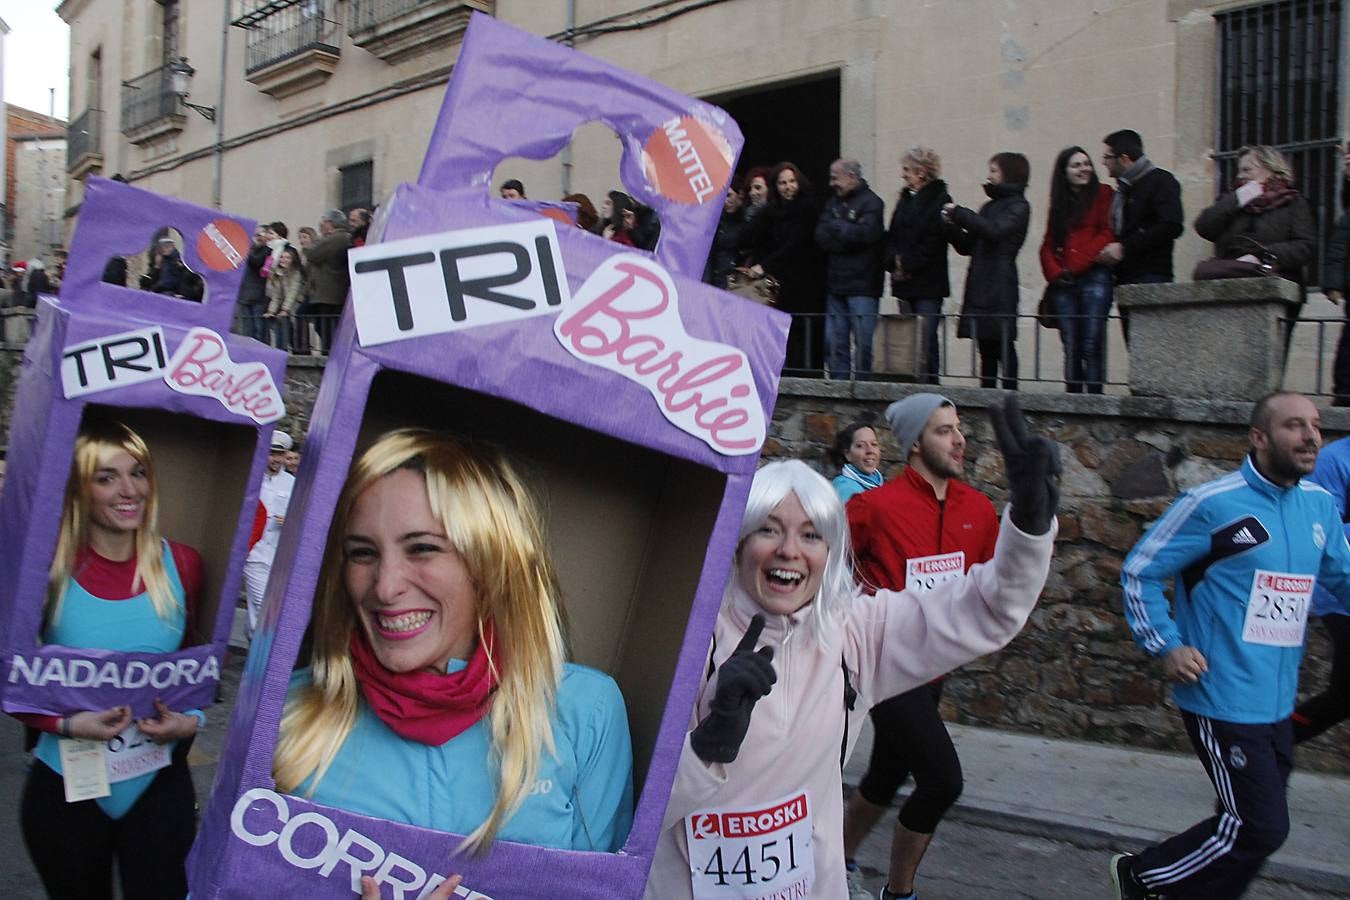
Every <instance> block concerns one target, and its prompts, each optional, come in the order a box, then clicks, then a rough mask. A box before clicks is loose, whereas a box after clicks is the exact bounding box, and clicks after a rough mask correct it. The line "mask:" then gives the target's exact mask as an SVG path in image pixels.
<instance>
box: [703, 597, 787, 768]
mask: <svg viewBox="0 0 1350 900" xmlns="http://www.w3.org/2000/svg"><path fill="white" fill-rule="evenodd" d="M763 630H764V616H763V615H760V614H756V615H755V617H754V618H753V619H751V620H750V627H749V628H747V629H746V630H745V636H744V637H743V638H741V642H740V643H739V644H737V645H736V649H735V650H734V651H733V652H732V654H731V656H730V658H728V659H727V661H726V662H724V663H722V668H720V669H719V670H718V672H717V693H715V694H713V701H712V707H711V708H710V709H709V710H708V715H707V716H706V717H705V718H704V719H703V721H702V722H699V723H698V727H697V728H695V729H694V731H693V733H692V734H690V735H689V746H690V747H692V748H693V750H694V753H696V754H698V758H699V759H701V760H703V761H704V762H709V763H715V762H716V763H729V762H734V761H735V759H736V754H738V753H740V752H741V741H743V740H745V733H746V731H748V730H749V729H750V713H751V712H753V711H754V709H755V703H756V702H757V701H758V700H759V698H760V697H763V696H764V695H766V694H768V693H769V691H770V690H771V689H772V688H773V685H774V682H775V681H777V680H778V674H777V673H776V672H774V670H773V648H772V647H761V648H760V649H759V650H758V651H756V650H755V643H756V642H757V641H758V640H759V633H760V632H761V631H763Z"/></svg>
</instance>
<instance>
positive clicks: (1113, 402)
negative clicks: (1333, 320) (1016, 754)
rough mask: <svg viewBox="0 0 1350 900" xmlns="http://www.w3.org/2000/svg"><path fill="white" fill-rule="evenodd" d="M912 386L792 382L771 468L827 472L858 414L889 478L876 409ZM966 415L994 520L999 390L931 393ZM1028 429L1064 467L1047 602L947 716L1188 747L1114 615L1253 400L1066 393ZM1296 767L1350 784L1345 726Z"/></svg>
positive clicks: (971, 464) (1036, 400) (950, 685)
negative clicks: (1161, 527)
mask: <svg viewBox="0 0 1350 900" xmlns="http://www.w3.org/2000/svg"><path fill="white" fill-rule="evenodd" d="M917 389H918V388H916V387H913V386H910V385H886V384H874V383H873V384H866V383H860V384H857V385H848V384H827V383H823V382H813V381H809V380H806V379H785V380H784V382H783V384H782V386H781V387H780V390H779V400H778V406H777V409H776V410H775V411H774V418H773V424H772V426H771V430H770V435H771V436H770V439H769V441H768V443H767V445H766V448H765V455H766V456H768V457H780V458H786V457H794V456H795V457H800V458H803V459H805V460H807V461H808V462H810V463H812V464H813V465H816V466H817V467H818V468H820V470H821V471H822V472H823V473H826V474H829V475H833V474H834V470H833V467H832V466H831V464H830V463H828V462H827V461H826V451H827V450H828V448H829V446H830V444H831V442H832V441H833V439H834V434H835V432H836V431H837V430H838V429H839V428H841V427H843V426H844V425H846V424H848V423H849V422H851V421H853V420H854V419H857V418H859V417H861V416H865V415H874V416H876V417H877V420H878V422H879V424H880V426H881V427H880V428H879V429H878V433H879V434H880V436H881V441H882V453H883V460H884V462H883V470H884V471H885V472H886V474H887V477H888V478H889V477H892V476H894V475H895V474H896V473H897V472H898V471H899V462H900V458H899V453H898V452H897V448H896V445H895V441H894V439H893V438H892V437H891V435H890V432H889V430H888V429H886V427H885V421H884V419H882V418H881V413H882V411H883V410H884V409H885V407H886V405H887V404H888V403H889V402H891V401H892V400H894V399H897V398H898V397H901V396H903V395H905V394H906V393H911V392H913V391H915V390H917ZM938 390H940V391H942V392H943V393H944V394H945V395H946V396H948V397H950V398H951V399H952V400H953V401H954V402H955V403H956V404H957V405H958V407H959V408H960V410H961V413H962V422H963V430H964V431H965V434H966V439H967V447H966V474H967V479H968V480H969V482H970V483H971V484H973V485H974V486H975V487H978V488H979V489H980V490H982V491H984V492H985V493H986V494H988V495H989V496H990V497H991V498H992V499H993V500H994V503H995V506H996V507H998V508H999V509H1002V506H1003V504H1004V502H1006V500H1007V492H1006V490H1005V489H1004V478H1003V460H1002V457H1001V456H1000V455H999V454H998V452H997V449H996V446H995V443H994V437H993V432H992V429H991V428H990V425H989V420H988V417H987V415H985V411H984V410H985V407H986V406H987V405H988V404H989V403H990V402H994V401H996V400H997V398H998V397H999V396H1000V393H999V392H995V391H986V390H980V389H972V388H964V389H961V388H954V389H950V390H948V389H943V388H939V389H938ZM1022 402H1023V407H1024V409H1025V410H1026V412H1027V416H1028V419H1029V420H1030V422H1031V425H1032V427H1033V428H1034V429H1035V430H1037V431H1040V432H1042V433H1044V434H1046V435H1049V436H1051V437H1053V438H1054V439H1055V440H1056V441H1058V442H1059V444H1060V450H1061V454H1062V457H1063V460H1064V476H1063V479H1062V483H1061V490H1062V497H1061V506H1060V517H1059V526H1060V531H1059V539H1058V541H1057V542H1056V545H1055V558H1054V562H1053V564H1052V566H1051V574H1050V578H1049V581H1048V582H1047V584H1046V587H1045V592H1044V593H1043V594H1042V596H1041V600H1040V603H1039V604H1038V605H1037V608H1036V610H1035V611H1034V612H1033V613H1032V615H1031V619H1030V621H1029V622H1028V624H1027V627H1026V628H1025V629H1024V631H1023V632H1022V634H1021V635H1019V636H1018V637H1017V638H1016V639H1015V640H1014V641H1013V642H1012V643H1011V644H1009V645H1008V647H1007V648H1005V649H1004V650H1003V651H1001V652H999V653H995V654H992V655H990V656H987V657H984V658H982V659H979V660H976V661H975V662H974V663H971V664H970V665H968V666H966V667H965V668H963V669H961V670H959V671H958V672H956V673H954V674H953V675H952V676H951V677H950V678H949V679H948V681H947V689H946V693H945V698H944V701H943V702H944V714H946V715H947V716H948V717H949V718H951V719H954V720H956V721H959V722H963V723H967V724H973V725H994V726H998V727H1000V728H1010V729H1014V730H1017V731H1024V732H1029V733H1034V734H1045V735H1049V736H1055V737H1072V738H1081V739H1087V740H1095V741H1105V742H1110V743H1120V744H1131V745H1135V746H1141V747H1152V748H1163V749H1173V750H1181V749H1186V750H1189V743H1188V741H1187V738H1186V735H1185V732H1184V731H1183V730H1182V727H1181V719H1180V717H1179V716H1178V715H1177V712H1176V708H1175V707H1174V706H1173V705H1172V703H1171V701H1170V700H1169V699H1168V691H1167V689H1166V683H1165V682H1164V680H1163V678H1162V667H1161V665H1160V664H1159V663H1157V662H1154V661H1153V660H1152V659H1150V658H1148V657H1147V656H1146V655H1145V654H1144V653H1143V651H1141V650H1140V649H1139V648H1138V647H1137V646H1136V645H1135V643H1134V641H1133V640H1132V639H1131V637H1130V635H1129V632H1128V629H1127V627H1126V625H1125V618H1124V616H1123V614H1122V613H1121V598H1120V594H1121V591H1120V584H1119V580H1118V579H1119V575H1120V566H1121V563H1122V562H1123V561H1124V558H1125V555H1126V553H1128V552H1129V550H1130V548H1131V547H1132V546H1134V543H1135V541H1137V540H1138V539H1139V536H1140V535H1141V534H1142V533H1143V532H1144V530H1145V528H1146V527H1147V526H1148V525H1149V524H1150V523H1151V522H1152V521H1153V520H1154V519H1155V518H1157V517H1158V516H1159V515H1160V514H1161V513H1162V511H1163V510H1165V509H1166V508H1167V506H1168V504H1169V503H1170V502H1171V501H1172V499H1173V498H1174V497H1175V496H1176V495H1177V493H1178V491H1180V490H1183V489H1185V488H1189V487H1193V486H1195V485H1197V484H1201V483H1203V482H1205V481H1208V480H1210V479H1212V478H1215V477H1217V476H1218V475H1221V474H1223V473H1226V472H1229V471H1232V470H1233V469H1235V468H1236V467H1237V466H1238V464H1239V462H1240V460H1241V459H1242V456H1243V454H1244V453H1245V452H1246V449H1247V418H1248V416H1249V414H1250V411H1251V404H1250V403H1246V402H1206V401H1175V400H1159V399H1150V398H1137V397H1114V396H1107V397H1102V396H1096V397H1084V396H1082V395H1076V396H1074V395H1066V394H1034V393H1026V394H1023V395H1022ZM1323 425H1324V427H1325V428H1326V429H1327V435H1326V439H1327V440H1331V439H1333V438H1334V437H1336V436H1338V435H1339V434H1343V433H1345V432H1346V431H1350V413H1347V412H1346V411H1343V410H1326V411H1324V414H1323ZM1329 659H1330V648H1329V643H1328V641H1327V640H1326V634H1325V632H1324V631H1323V630H1322V628H1321V625H1320V624H1314V626H1313V627H1312V628H1311V639H1310V641H1309V648H1308V654H1307V657H1306V661H1305V663H1304V667H1303V675H1302V683H1301V686H1300V697H1305V696H1307V695H1308V694H1309V693H1316V692H1317V691H1319V690H1320V689H1321V686H1322V685H1324V684H1325V683H1326V678H1327V670H1328V660H1329ZM1299 753H1300V757H1299V765H1300V766H1304V767H1307V768H1312V769H1318V770H1322V771H1333V772H1342V773H1350V727H1342V728H1339V729H1333V730H1332V731H1331V733H1329V734H1328V735H1324V736H1322V737H1321V738H1318V739H1317V740H1315V741H1311V742H1309V744H1307V745H1306V746H1305V747H1303V748H1301V749H1300V751H1299Z"/></svg>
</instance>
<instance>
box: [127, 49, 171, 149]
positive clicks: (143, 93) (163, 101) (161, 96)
mask: <svg viewBox="0 0 1350 900" xmlns="http://www.w3.org/2000/svg"><path fill="white" fill-rule="evenodd" d="M178 112H179V106H178V95H177V94H175V93H174V92H173V74H172V73H171V72H169V67H168V66H160V67H159V68H158V69H154V70H153V71H150V72H146V73H145V74H144V75H140V76H137V77H136V78H133V79H131V80H130V81H124V82H122V133H123V134H127V133H129V132H132V131H135V130H136V129H137V128H141V127H143V126H145V125H149V124H150V123H151V122H154V121H155V120H156V119H162V118H164V117H166V116H172V115H176V114H177V113H178Z"/></svg>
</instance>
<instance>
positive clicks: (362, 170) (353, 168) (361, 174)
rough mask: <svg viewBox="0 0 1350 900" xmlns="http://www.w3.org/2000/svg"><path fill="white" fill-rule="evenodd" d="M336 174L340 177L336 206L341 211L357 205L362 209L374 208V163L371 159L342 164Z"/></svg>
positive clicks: (350, 209) (348, 210)
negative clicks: (347, 164) (346, 164)
mask: <svg viewBox="0 0 1350 900" xmlns="http://www.w3.org/2000/svg"><path fill="white" fill-rule="evenodd" d="M338 174H339V177H340V179H341V185H340V186H339V188H338V197H339V200H338V206H340V207H341V208H342V211H343V212H351V211H352V210H353V209H355V208H356V207H358V206H359V207H362V208H363V209H373V208H374V206H375V204H374V203H373V202H372V200H373V195H374V193H375V163H374V162H373V161H372V160H369V159H368V160H366V161H365V162H359V163H352V164H351V165H349V166H342V167H341V168H339V169H338Z"/></svg>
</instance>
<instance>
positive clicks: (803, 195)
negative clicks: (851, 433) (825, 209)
mask: <svg viewBox="0 0 1350 900" xmlns="http://www.w3.org/2000/svg"><path fill="white" fill-rule="evenodd" d="M769 204H770V206H769V212H768V213H767V214H766V215H768V216H769V221H768V223H767V224H768V228H769V236H770V247H771V249H770V250H769V251H768V253H767V255H765V256H763V257H761V258H760V259H759V260H758V261H757V262H756V263H755V265H753V266H751V268H750V271H752V272H754V273H755V274H756V275H762V274H764V273H765V272H767V273H769V274H770V275H772V276H773V277H774V278H777V279H778V282H779V288H778V308H779V309H781V310H783V312H786V313H791V314H792V329H791V330H790V331H789V332H788V343H787V359H786V360H785V361H784V363H783V369H784V371H785V372H788V370H796V371H795V372H793V373H792V374H798V375H808V376H818V375H819V374H820V372H821V369H822V368H823V367H824V364H825V315H824V313H825V257H824V256H823V255H822V254H821V252H820V248H818V247H817V246H816V220H817V219H819V218H820V203H819V202H818V201H817V200H816V198H815V194H814V192H813V191H812V189H811V182H809V181H807V180H806V176H804V175H803V174H802V170H801V169H799V168H797V167H796V166H795V165H794V164H793V163H790V162H782V163H779V164H778V166H777V168H775V169H774V172H773V181H772V190H771V193H770V198H769Z"/></svg>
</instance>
